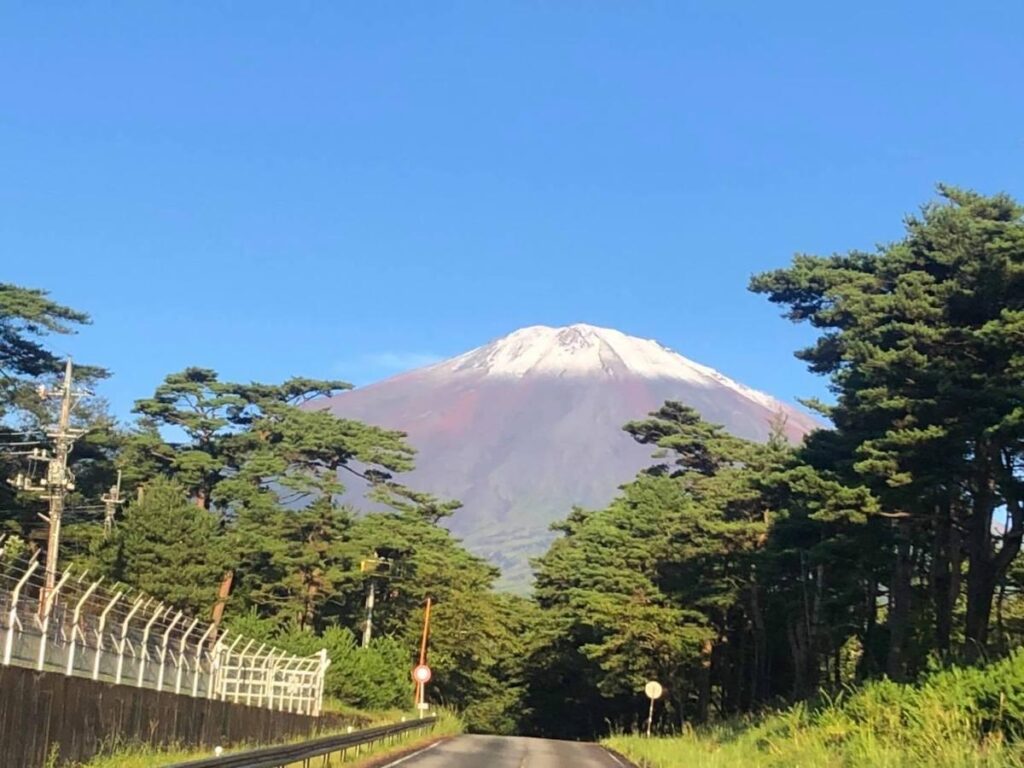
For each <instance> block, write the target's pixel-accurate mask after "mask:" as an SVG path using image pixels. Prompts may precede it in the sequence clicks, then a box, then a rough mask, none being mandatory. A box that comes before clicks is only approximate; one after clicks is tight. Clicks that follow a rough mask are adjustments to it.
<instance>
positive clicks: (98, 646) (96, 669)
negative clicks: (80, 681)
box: [92, 591, 124, 680]
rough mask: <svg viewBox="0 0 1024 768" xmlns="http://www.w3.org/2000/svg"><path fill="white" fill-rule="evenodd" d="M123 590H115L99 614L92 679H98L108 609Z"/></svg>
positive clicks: (119, 597)
mask: <svg viewBox="0 0 1024 768" xmlns="http://www.w3.org/2000/svg"><path fill="white" fill-rule="evenodd" d="M123 594H124V592H123V591H121V592H115V593H114V597H113V598H111V600H110V602H109V603H107V607H106V608H104V609H103V613H101V614H100V625H99V627H98V628H97V630H96V656H95V658H93V660H92V679H93V680H99V679H100V658H101V656H102V654H103V630H104V629H105V628H106V626H107V614H108V613H110V609H111V608H113V607H114V604H115V603H116V602H117V601H118V600H120V599H121V595H123Z"/></svg>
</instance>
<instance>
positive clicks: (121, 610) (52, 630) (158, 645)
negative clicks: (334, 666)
mask: <svg viewBox="0 0 1024 768" xmlns="http://www.w3.org/2000/svg"><path fill="white" fill-rule="evenodd" d="M3 552H4V545H3V541H2V540H0V663H2V664H4V665H15V666H21V667H29V668H32V669H36V670H39V671H48V672H55V673H62V674H65V675H74V676H79V677H89V678H92V679H93V680H98V681H103V682H107V683H113V684H115V685H134V686H137V687H140V688H150V689H152V690H156V691H164V692H170V693H176V694H181V695H189V696H196V697H205V698H210V699H219V700H223V701H231V702H235V703H238V704H246V705H249V706H256V707H265V708H268V709H276V710H281V711H287V712H298V713H302V714H306V715H319V714H320V710H321V706H322V704H323V690H324V674H325V672H326V670H327V666H328V664H329V663H330V662H329V660H328V658H327V653H326V651H320V653H318V654H315V655H313V656H306V657H300V656H294V655H292V654H289V653H286V652H285V651H283V650H281V649H279V648H275V647H273V646H271V645H270V644H268V643H261V642H259V641H257V640H255V639H253V638H248V637H245V636H243V635H239V634H233V633H231V632H230V631H229V630H226V629H223V628H218V627H217V626H215V625H214V624H211V623H206V622H202V621H200V620H199V619H198V618H196V617H193V616H189V615H188V614H186V613H185V612H184V611H181V610H179V609H177V608H175V607H174V606H171V605H167V604H165V603H163V602H161V601H159V600H157V599H155V598H153V597H150V596H149V595H146V594H144V593H142V592H140V591H138V590H135V589H132V588H131V587H129V586H126V585H124V584H118V583H106V582H104V580H103V579H93V578H92V577H90V576H89V574H88V573H87V572H85V571H81V572H76V571H74V570H73V569H72V568H68V569H67V570H65V571H64V572H63V573H62V574H60V575H59V578H58V579H57V582H56V585H55V587H54V589H53V590H52V591H51V592H49V593H47V590H46V586H45V578H44V574H43V569H42V567H41V565H40V563H39V561H38V555H33V556H31V557H29V558H27V559H26V558H20V559H18V560H16V561H15V562H14V563H11V564H7V565H4V561H3Z"/></svg>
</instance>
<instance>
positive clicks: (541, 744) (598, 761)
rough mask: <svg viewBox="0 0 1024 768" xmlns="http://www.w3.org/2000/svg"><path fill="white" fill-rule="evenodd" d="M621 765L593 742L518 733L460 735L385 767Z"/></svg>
mask: <svg viewBox="0 0 1024 768" xmlns="http://www.w3.org/2000/svg"><path fill="white" fill-rule="evenodd" d="M390 766H395V768H623V766H624V763H623V762H622V761H621V760H619V759H618V758H617V757H615V756H614V755H612V754H610V753H609V752H606V751H605V750H603V749H602V748H601V747H599V746H597V745H596V744H582V743H579V742H575V741H552V740H550V739H528V738H525V737H521V736H459V737H457V738H454V739H450V740H449V741H444V742H441V743H440V744H436V745H434V746H433V747H428V748H427V749H425V750H423V751H420V752H417V753H414V754H412V755H408V756H406V757H403V758H400V759H398V760H396V761H395V762H393V763H386V764H385V768H390Z"/></svg>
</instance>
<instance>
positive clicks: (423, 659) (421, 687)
mask: <svg viewBox="0 0 1024 768" xmlns="http://www.w3.org/2000/svg"><path fill="white" fill-rule="evenodd" d="M433 602H434V601H433V599H432V598H430V597H428V598H427V604H426V606H425V607H424V609H423V638H422V640H421V641H420V666H421V667H423V666H426V664H427V637H428V636H429V635H430V606H431V604H432V603H433ZM415 696H416V709H418V710H419V713H420V717H423V703H424V702H425V701H426V689H425V684H424V683H422V682H419V681H417V683H416V694H415Z"/></svg>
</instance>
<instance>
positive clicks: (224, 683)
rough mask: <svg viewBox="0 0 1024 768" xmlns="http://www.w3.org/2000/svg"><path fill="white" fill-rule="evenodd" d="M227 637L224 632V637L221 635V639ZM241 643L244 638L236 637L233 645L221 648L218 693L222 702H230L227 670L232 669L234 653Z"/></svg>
mask: <svg viewBox="0 0 1024 768" xmlns="http://www.w3.org/2000/svg"><path fill="white" fill-rule="evenodd" d="M225 635H227V632H226V631H225V632H224V635H221V637H224V636H225ZM241 641H242V636H241V635H239V636H238V637H236V638H235V639H234V641H233V642H232V643H231V645H229V646H228V647H227V648H221V652H220V660H221V664H220V674H219V675H218V680H217V693H218V694H219V696H220V700H221V701H227V700H228V682H229V680H228V677H227V672H226V670H227V669H230V668H231V654H232V653H233V652H234V650H235V646H236V645H238V644H239V643H240V642H241ZM236 690H237V686H236Z"/></svg>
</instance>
